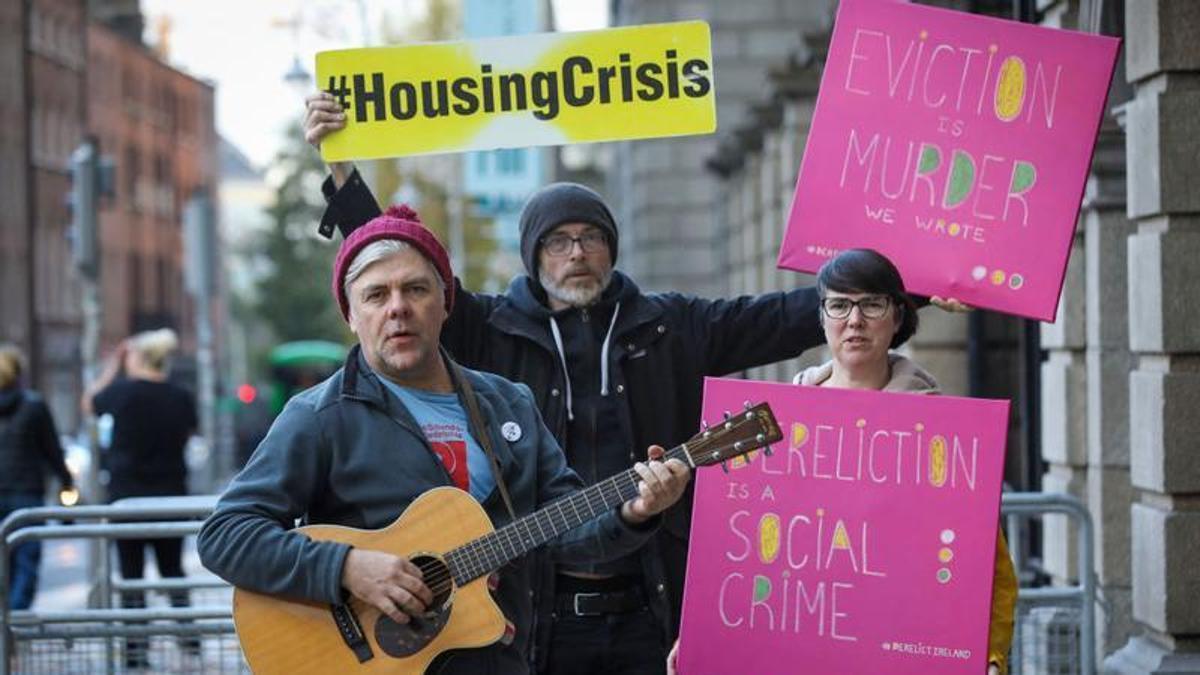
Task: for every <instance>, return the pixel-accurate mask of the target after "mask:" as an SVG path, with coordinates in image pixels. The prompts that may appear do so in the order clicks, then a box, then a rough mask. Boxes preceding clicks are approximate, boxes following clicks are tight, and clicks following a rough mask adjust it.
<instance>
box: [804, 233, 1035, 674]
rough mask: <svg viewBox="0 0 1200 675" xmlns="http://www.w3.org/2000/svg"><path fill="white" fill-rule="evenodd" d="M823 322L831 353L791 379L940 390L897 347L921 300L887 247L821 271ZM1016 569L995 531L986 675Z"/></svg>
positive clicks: (838, 260)
mask: <svg viewBox="0 0 1200 675" xmlns="http://www.w3.org/2000/svg"><path fill="white" fill-rule="evenodd" d="M817 292H818V293H819V294H820V296H821V310H820V312H821V316H820V321H821V327H822V328H823V329H824V331H825V340H826V342H827V343H828V345H829V351H830V354H831V355H832V357H833V358H832V359H830V360H829V361H828V362H826V363H824V364H821V365H819V366H814V367H812V368H808V369H807V370H804V371H802V372H800V373H799V374H797V375H796V377H795V379H794V380H793V382H795V383H796V384H801V385H808V386H816V387H842V388H845V389H875V390H879V391H902V392H909V393H915V394H937V393H939V391H938V384H937V380H935V379H934V378H933V376H932V375H930V374H929V373H928V372H926V371H925V370H924V369H923V368H921V367H920V366H919V365H917V364H916V363H915V362H913V361H912V360H910V359H909V358H907V357H905V356H902V355H900V354H897V353H896V352H894V351H892V350H893V349H896V348H897V347H899V346H900V345H902V344H904V343H905V342H906V341H907V340H908V339H909V338H910V337H912V336H913V334H914V333H916V332H917V306H916V303H915V302H913V300H912V298H911V297H910V296H909V295H908V293H907V292H906V291H905V289H904V281H903V279H901V277H900V272H899V270H897V269H896V266H895V265H893V264H892V261H890V260H888V259H887V258H886V257H884V256H883V255H880V254H879V253H876V252H875V251H872V250H869V249H851V250H848V251H844V252H842V253H840V254H839V255H838V256H837V257H835V258H833V259H832V260H830V261H829V262H827V263H825V264H824V265H823V266H822V267H821V271H820V272H818V273H817ZM1016 600H1017V577H1016V573H1015V572H1014V570H1013V564H1012V558H1010V557H1009V553H1008V545H1007V542H1005V540H1004V533H1003V532H1002V531H999V532H998V533H997V538H996V571H995V573H994V577H993V580H992V617H991V628H990V630H989V634H988V675H999V674H1000V673H1004V672H1006V670H1007V659H1008V650H1009V647H1010V646H1011V645H1012V636H1013V609H1014V607H1015V606H1016Z"/></svg>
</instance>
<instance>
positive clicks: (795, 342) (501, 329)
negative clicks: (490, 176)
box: [323, 172, 825, 664]
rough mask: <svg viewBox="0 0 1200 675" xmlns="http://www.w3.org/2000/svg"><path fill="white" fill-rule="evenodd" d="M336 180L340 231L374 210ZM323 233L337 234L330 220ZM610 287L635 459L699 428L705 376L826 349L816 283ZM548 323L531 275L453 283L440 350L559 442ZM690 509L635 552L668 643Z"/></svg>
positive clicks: (548, 593) (544, 603)
mask: <svg viewBox="0 0 1200 675" xmlns="http://www.w3.org/2000/svg"><path fill="white" fill-rule="evenodd" d="M331 185H332V182H331V181H329V180H327V181H326V185H325V188H324V191H325V194H326V197H327V198H328V199H329V209H328V210H327V212H326V214H325V217H324V219H323V222H324V223H326V224H330V223H335V222H336V223H338V226H339V227H340V229H341V230H342V231H343V233H346V232H349V231H352V229H353V228H354V227H356V226H358V225H360V224H362V223H363V222H365V221H366V220H367V219H369V218H371V217H373V216H374V215H376V214H378V213H379V210H378V208H377V207H376V205H375V201H374V197H373V196H372V195H371V193H370V191H369V189H368V188H367V187H366V185H365V184H364V183H363V182H362V180H361V178H359V177H358V174H357V172H356V173H355V174H354V175H353V176H352V178H351V180H349V181H347V183H346V184H345V185H344V186H343V187H342V188H341V189H340V190H338V191H336V192H333V191H332V189H331ZM327 229H328V231H329V232H332V225H331V224H330V225H328V228H327ZM456 283H457V282H456ZM612 283H613V284H619V285H620V290H619V292H618V293H608V292H606V293H605V294H604V300H603V301H605V302H615V301H616V300H619V301H620V302H621V310H620V313H619V316H618V320H617V323H616V325H615V326H614V327H613V334H612V346H611V347H610V351H609V373H610V378H611V379H610V382H609V387H610V390H611V391H613V392H614V393H615V395H617V396H619V397H621V398H622V399H623V400H624V402H625V405H624V406H621V410H622V412H623V413H624V414H622V415H621V423H620V428H619V429H618V433H620V434H621V437H622V440H623V445H624V446H625V447H626V448H627V449H628V452H630V453H635V454H636V456H637V457H639V458H640V457H643V456H644V455H645V452H646V448H647V447H649V446H650V445H651V444H658V445H662V446H663V447H666V448H671V447H673V446H675V445H678V444H679V443H682V442H684V441H686V440H687V439H688V438H690V437H691V436H692V435H694V434H695V433H696V432H697V431H698V430H699V427H700V409H701V402H702V399H703V394H704V378H705V377H708V376H722V375H728V374H731V373H737V372H739V371H742V370H745V369H748V368H752V367H755V366H760V365H766V364H769V363H774V362H776V361H782V360H784V359H789V358H793V357H796V356H799V355H800V354H801V353H802V352H804V351H805V350H807V349H809V348H811V347H814V346H817V345H820V344H823V343H824V342H825V336H824V333H823V331H822V330H821V326H820V323H819V320H818V315H817V314H818V310H819V303H820V301H819V298H818V295H817V291H816V289H815V288H811V287H808V288H800V289H797V290H793V291H788V292H776V293H767V294H765V295H761V296H743V297H739V298H734V299H727V300H706V299H701V298H696V297H693V296H689V295H683V294H680V293H642V292H641V290H640V289H639V288H638V287H637V285H636V284H635V283H634V282H633V280H632V279H630V278H629V277H627V276H625V275H624V274H622V273H621V272H619V271H614V272H613V281H612ZM606 310H607V308H606ZM604 313H605V314H610V313H611V312H609V311H605V312H604ZM549 317H550V310H549V308H548V307H547V306H546V304H545V298H544V297H540V291H535V290H534V284H533V283H532V280H531V279H530V278H529V277H528V276H526V275H521V276H518V277H515V278H514V279H513V280H512V282H511V284H510V285H509V287H508V291H507V292H506V293H504V294H502V295H496V296H493V295H485V294H482V293H470V292H467V291H465V290H463V288H462V286H461V283H459V284H458V285H457V287H456V295H455V302H454V310H453V313H452V314H451V315H450V317H449V319H448V320H447V321H446V324H445V325H444V326H443V327H442V344H443V345H444V346H445V347H446V349H447V350H448V351H449V352H450V353H451V354H452V355H453V356H454V358H455V360H457V361H458V362H459V363H462V364H463V365H464V366H467V367H469V368H474V369H476V370H484V371H490V372H494V373H497V374H500V375H503V376H504V377H506V378H508V379H510V380H513V381H516V382H522V383H524V384H527V385H529V388H530V389H531V390H532V391H533V395H534V397H535V398H536V399H537V404H538V407H539V408H540V409H541V412H542V417H543V419H544V420H545V422H546V426H547V427H548V428H549V429H550V431H551V432H553V433H554V435H555V437H556V438H557V439H558V440H559V442H560V444H561V443H563V442H565V440H566V433H567V412H566V400H565V398H566V397H565V389H566V387H565V381H566V376H565V374H564V373H563V370H562V366H561V364H560V362H559V356H558V352H557V350H556V348H555V345H554V338H553V336H552V334H551V331H550V323H549ZM599 351H600V350H599V349H597V350H596V353H599ZM630 463H632V461H631V462H630ZM691 508H692V490H691V489H690V488H689V489H688V492H687V493H686V494H685V495H684V498H683V499H681V500H680V502H679V503H678V504H677V505H676V506H674V507H672V508H671V509H669V510H668V511H667V512H666V515H665V518H664V522H663V527H662V528H660V530H659V532H658V534H657V535H656V536H655V537H654V539H652V540H651V541H650V542H648V543H647V544H646V546H644V547H643V548H642V568H643V574H644V577H643V578H644V582H645V586H646V588H645V590H646V594H647V597H648V598H650V599H651V608H652V609H653V610H654V612H655V614H656V615H657V616H658V617H659V618H660V619H661V620H662V622H663V628H664V630H663V634H664V635H663V637H664V640H665V645H670V643H671V642H673V641H674V638H675V636H676V634H677V633H678V630H679V616H680V612H681V609H682V602H683V579H684V572H685V569H686V560H687V546H688V542H687V539H688V532H689V528H690V526H691ZM542 563H543V564H542V566H541V569H542V575H543V576H542V582H543V584H542V586H541V588H540V589H538V591H539V592H538V615H537V617H536V619H537V626H538V631H537V634H536V635H535V639H536V642H535V645H534V646H535V659H536V662H537V663H538V664H544V663H545V662H546V659H545V649H546V647H547V645H548V643H549V631H550V627H551V623H552V620H553V610H554V588H553V584H554V571H553V566H552V565H551V564H550V563H549V562H548V561H546V560H545V559H544V558H543V561H542Z"/></svg>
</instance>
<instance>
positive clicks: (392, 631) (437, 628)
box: [375, 555, 454, 658]
mask: <svg viewBox="0 0 1200 675" xmlns="http://www.w3.org/2000/svg"><path fill="white" fill-rule="evenodd" d="M412 562H413V564H414V565H416V566H417V567H419V568H421V574H422V576H423V578H424V579H425V585H426V586H428V587H429V590H430V591H432V592H433V603H432V604H430V606H429V608H428V609H427V610H426V611H425V613H424V614H422V615H421V616H414V617H409V620H408V623H406V624H404V623H396V622H395V621H393V620H392V619H391V617H389V616H387V615H386V614H383V615H380V617H379V619H377V620H376V621H375V642H376V643H377V644H378V645H379V648H380V649H382V650H383V652H384V653H385V654H387V655H388V656H392V657H396V658H402V657H405V656H412V655H413V654H416V653H417V652H419V651H421V650H422V649H424V648H425V645H427V644H429V643H430V642H432V641H433V639H434V638H435V637H437V635H438V633H440V632H442V629H443V628H445V627H446V623H447V622H449V621H450V610H451V609H452V608H453V603H451V596H452V595H453V592H454V579H453V578H452V576H451V574H450V568H449V567H447V566H446V563H445V562H443V561H442V560H441V558H436V557H434V556H432V555H418V556H413V558H412Z"/></svg>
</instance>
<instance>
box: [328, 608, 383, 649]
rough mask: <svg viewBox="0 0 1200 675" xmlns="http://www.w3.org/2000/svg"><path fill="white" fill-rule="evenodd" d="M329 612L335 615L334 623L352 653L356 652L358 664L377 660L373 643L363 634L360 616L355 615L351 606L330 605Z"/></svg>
mask: <svg viewBox="0 0 1200 675" xmlns="http://www.w3.org/2000/svg"><path fill="white" fill-rule="evenodd" d="M329 610H330V612H331V613H332V614H333V623H334V624H335V625H336V626H337V629H338V633H339V634H341V636H342V640H344V641H345V642H346V646H347V647H349V648H350V651H352V652H354V656H355V658H357V659H358V662H359V663H366V662H367V661H370V660H371V659H373V658H375V653H374V652H373V651H372V650H371V643H369V642H367V636H366V634H365V633H363V629H362V624H361V623H359V622H358V615H356V614H355V613H354V609H353V608H352V607H350V605H349V604H343V605H330V606H329Z"/></svg>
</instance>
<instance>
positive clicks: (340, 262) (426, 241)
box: [333, 204, 454, 321]
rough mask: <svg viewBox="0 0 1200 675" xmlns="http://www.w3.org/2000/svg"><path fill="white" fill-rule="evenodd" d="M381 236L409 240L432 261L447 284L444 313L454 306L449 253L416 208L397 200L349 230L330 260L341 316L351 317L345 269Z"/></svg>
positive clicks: (445, 284)
mask: <svg viewBox="0 0 1200 675" xmlns="http://www.w3.org/2000/svg"><path fill="white" fill-rule="evenodd" d="M384 239H396V240H399V241H404V242H408V244H409V245H410V246H412V247H413V248H415V249H417V251H418V252H420V254H421V255H423V256H425V258H426V260H428V261H429V262H431V263H433V267H434V269H435V270H437V273H438V276H440V277H441V278H442V283H443V285H444V286H445V287H446V313H447V314H449V313H450V310H452V309H454V272H453V271H452V270H451V269H450V257H449V256H448V255H446V249H445V248H443V247H442V243H441V242H439V241H438V240H437V237H436V236H434V234H433V233H432V232H430V231H429V230H428V229H426V228H425V226H424V225H422V224H421V217H420V216H418V215H417V212H416V211H414V210H412V208H410V207H409V206H408V205H407V204H398V205H395V206H391V207H389V208H388V210H387V211H386V212H384V213H383V215H381V216H376V217H375V218H373V219H372V220H371V221H370V222H368V223H367V224H366V225H363V226H362V227H360V228H358V229H356V230H354V231H353V232H351V233H350V236H349V237H346V239H345V240H343V241H342V246H341V248H339V249H338V254H337V258H336V259H335V260H334V261H333V297H335V298H337V302H338V307H339V308H341V310H342V318H344V319H346V320H347V321H349V320H350V301H349V299H347V298H346V292H345V281H346V272H348V271H349V270H350V263H352V262H354V257H355V256H357V255H358V254H359V252H360V251H362V250H363V249H364V248H366V247H367V245H368V244H371V243H373V242H376V241H382V240H384Z"/></svg>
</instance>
